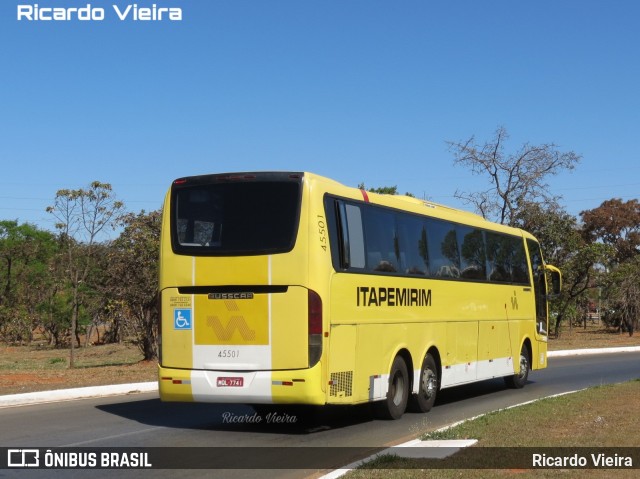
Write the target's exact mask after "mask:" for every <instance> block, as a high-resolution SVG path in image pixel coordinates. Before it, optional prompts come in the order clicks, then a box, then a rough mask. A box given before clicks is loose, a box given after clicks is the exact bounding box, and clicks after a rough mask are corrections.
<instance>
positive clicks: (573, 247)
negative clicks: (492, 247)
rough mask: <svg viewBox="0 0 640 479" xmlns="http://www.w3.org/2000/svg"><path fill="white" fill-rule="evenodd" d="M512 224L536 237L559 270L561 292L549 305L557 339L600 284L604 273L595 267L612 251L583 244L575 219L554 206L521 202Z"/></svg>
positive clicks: (584, 242)
mask: <svg viewBox="0 0 640 479" xmlns="http://www.w3.org/2000/svg"><path fill="white" fill-rule="evenodd" d="M514 225H515V226H518V227H520V228H522V229H524V230H527V231H529V232H530V233H532V234H533V235H534V236H536V238H538V240H539V241H540V246H541V248H542V251H543V254H544V255H545V257H546V261H547V262H549V263H552V264H555V265H556V266H558V267H559V268H560V269H561V270H562V276H563V282H562V293H561V295H560V297H559V298H556V299H555V300H554V301H553V302H552V303H551V306H552V310H553V312H554V313H555V314H554V316H555V335H556V337H557V336H558V335H559V334H560V329H561V325H562V324H563V323H564V322H565V321H572V320H573V319H576V318H575V316H576V315H577V314H578V312H579V311H580V308H579V305H580V304H581V303H582V302H584V301H585V300H586V298H587V294H588V292H589V290H590V289H592V288H596V287H597V286H598V285H599V284H600V282H601V281H602V275H603V274H604V270H603V269H602V267H599V266H600V265H602V264H604V263H606V262H607V261H608V260H609V258H610V257H611V255H612V254H613V252H612V249H611V248H610V247H608V246H607V245H604V244H602V243H592V242H588V241H586V240H585V237H584V234H583V232H582V230H581V228H580V227H579V225H578V223H577V219H576V218H575V217H574V216H572V215H570V214H568V213H567V212H566V211H564V210H563V209H562V208H561V207H560V206H559V205H557V204H555V205H543V204H539V203H525V204H523V205H522V208H521V209H520V210H519V211H518V214H517V215H516V216H515V218H514Z"/></svg>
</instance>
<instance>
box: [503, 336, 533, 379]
mask: <svg viewBox="0 0 640 479" xmlns="http://www.w3.org/2000/svg"><path fill="white" fill-rule="evenodd" d="M529 358H530V354H529V348H528V347H527V345H526V344H523V345H522V350H521V351H520V372H519V373H517V374H514V375H513V376H506V377H505V378H504V382H505V383H507V386H509V387H510V388H512V389H522V388H523V387H524V385H525V384H527V379H528V378H529V368H530V367H531V365H530V364H529Z"/></svg>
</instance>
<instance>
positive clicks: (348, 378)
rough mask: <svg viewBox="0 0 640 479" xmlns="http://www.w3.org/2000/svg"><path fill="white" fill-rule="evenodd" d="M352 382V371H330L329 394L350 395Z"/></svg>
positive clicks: (337, 395)
mask: <svg viewBox="0 0 640 479" xmlns="http://www.w3.org/2000/svg"><path fill="white" fill-rule="evenodd" d="M352 382H353V371H343V372H341V373H331V391H330V393H329V395H330V396H333V397H351V384H352Z"/></svg>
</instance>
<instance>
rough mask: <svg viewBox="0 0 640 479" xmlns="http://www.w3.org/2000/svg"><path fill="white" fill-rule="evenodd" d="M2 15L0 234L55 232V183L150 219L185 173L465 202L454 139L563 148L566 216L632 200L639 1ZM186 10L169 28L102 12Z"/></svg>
mask: <svg viewBox="0 0 640 479" xmlns="http://www.w3.org/2000/svg"><path fill="white" fill-rule="evenodd" d="M35 3H36V2H27V1H21V0H3V1H2V2H1V3H0V45H1V46H0V164H1V165H2V169H1V170H0V171H1V173H0V219H18V220H19V221H20V222H27V221H28V222H31V223H34V224H36V225H38V226H40V227H42V228H46V229H52V228H53V224H54V220H53V218H52V217H51V215H49V214H48V213H46V212H45V208H46V206H48V205H50V204H52V202H53V199H54V197H55V193H56V191H57V190H58V189H61V188H79V187H84V186H87V185H88V184H89V183H90V182H91V181H93V180H99V181H102V182H108V183H111V184H112V185H113V188H114V191H115V193H116V195H117V197H118V198H119V199H121V200H122V201H124V202H125V204H126V206H127V208H128V209H129V210H131V211H139V210H141V209H145V210H147V211H149V210H153V209H156V208H159V207H160V206H161V204H162V201H163V197H164V193H165V192H166V190H167V188H168V186H169V184H170V182H171V181H172V180H173V179H174V178H177V177H180V176H186V175H192V174H204V173H214V172H222V171H247V170H298V171H299V170H307V171H313V172H316V173H319V174H323V175H326V176H329V177H331V178H334V179H336V180H338V181H341V182H343V183H345V184H349V185H353V186H356V185H357V184H359V183H360V182H364V183H365V184H366V185H367V186H382V185H397V186H398V188H399V190H400V191H401V192H405V191H410V192H412V193H414V194H415V195H417V196H420V197H422V196H426V197H428V198H429V199H431V200H433V201H437V202H440V203H445V204H450V205H452V206H457V207H462V206H463V205H462V204H461V203H459V202H458V201H457V200H456V199H455V198H454V197H453V194H454V192H455V191H456V189H463V190H479V189H484V188H486V187H487V184H486V180H485V179H481V178H478V177H473V176H472V175H471V173H470V172H469V171H468V170H465V169H464V168H461V167H454V165H453V155H452V153H451V152H450V151H449V150H448V148H447V144H446V141H448V140H451V141H455V140H463V139H467V138H469V137H471V136H472V135H475V136H476V138H477V139H478V140H479V141H485V140H488V139H490V138H491V137H492V135H493V132H494V131H495V129H496V128H497V127H498V126H500V125H503V126H505V127H506V128H507V130H508V131H509V133H510V134H511V139H510V143H509V144H508V146H509V148H510V149H511V150H516V149H518V148H519V147H520V146H521V145H522V144H523V143H525V142H530V143H531V144H541V143H555V144H557V145H558V147H559V149H560V150H562V151H567V150H573V151H575V152H576V153H578V154H580V155H582V157H583V159H582V161H581V163H580V164H579V165H578V167H577V168H576V170H574V171H573V172H570V173H569V172H567V173H563V174H562V175H560V176H559V177H556V178H552V179H551V181H550V182H551V185H552V190H553V192H554V193H556V194H559V195H562V196H563V197H564V201H563V204H564V206H565V207H566V208H567V210H568V211H569V212H570V213H572V214H577V213H579V212H580V211H581V210H584V209H590V208H594V207H596V206H598V205H599V204H600V203H601V202H602V201H604V200H606V199H609V198H612V197H621V198H622V199H624V200H627V199H632V198H639V197H640V161H639V160H640V148H639V147H638V139H640V28H638V19H639V18H640V4H638V2H636V1H632V0H621V1H616V2H605V1H590V0H580V1H578V0H575V1H572V0H565V1H562V2H558V1H556V0H542V1H536V2H533V1H529V2H524V1H517V2H516V1H513V0H509V1H506V0H505V1H497V0H496V1H492V0H484V1H477V0H476V1H474V0H469V1H455V0H454V1H438V2H435V1H427V0H422V1H409V0H407V1H390V0H385V1H377V0H367V1H358V0H325V1H313V0H291V1H287V0H210V1H204V0H200V1H187V0H183V1H181V0H166V1H165V0H156V1H155V2H150V1H145V0H138V1H137V2H133V1H131V2H127V1H120V0H111V1H104V0H93V1H76V0H38V1H37V3H38V5H39V6H40V7H41V8H44V7H78V6H82V7H86V5H87V3H90V4H91V6H92V7H94V8H104V10H105V20H104V21H90V22H83V21H78V20H72V21H69V22H53V21H51V22H47V21H26V20H20V21H18V20H17V7H18V5H33V4H35ZM134 3H136V4H137V5H138V6H139V7H145V6H147V7H149V6H151V5H152V4H153V3H155V4H156V5H157V6H158V7H180V8H181V9H182V15H183V20H182V21H177V22H171V21H167V20H165V21H159V22H142V21H137V22H136V21H132V20H125V21H120V20H119V19H118V17H117V15H116V14H115V11H114V10H113V7H112V6H113V5H114V4H115V5H117V6H119V7H120V9H121V10H124V9H125V8H126V7H127V5H133V4H134Z"/></svg>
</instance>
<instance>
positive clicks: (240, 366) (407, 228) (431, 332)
mask: <svg viewBox="0 0 640 479" xmlns="http://www.w3.org/2000/svg"><path fill="white" fill-rule="evenodd" d="M545 272H547V273H549V274H548V275H547V274H545ZM547 276H549V278H550V279H552V280H553V281H552V287H553V290H554V291H558V290H559V287H560V273H559V271H558V270H557V269H556V268H554V267H553V266H550V265H545V264H544V261H543V258H542V254H541V251H540V246H539V244H538V242H537V241H536V239H535V238H534V237H533V236H532V235H530V234H528V233H526V232H524V231H521V230H518V229H514V228H509V227H506V226H502V225H498V224H495V223H491V222H489V221H486V220H484V219H483V218H482V217H480V216H478V215H475V214H472V213H467V212H463V211H460V210H456V209H453V208H449V207H446V206H442V205H438V204H434V203H431V202H428V201H422V200H418V199H415V198H410V197H406V196H394V195H380V194H375V193H371V192H366V191H364V190H360V189H357V188H350V187H347V186H344V185H341V184H340V183H338V182H335V181H333V180H330V179H327V178H324V177H321V176H318V175H314V174H311V173H296V172H256V173H236V174H211V175H202V176H193V177H186V178H181V179H178V180H175V181H174V182H173V184H172V185H171V188H170V189H169V191H168V193H167V196H166V200H165V203H164V212H163V221H162V241H161V254H160V305H161V345H160V364H159V390H160V397H161V399H162V400H164V401H196V402H214V403H246V404H256V405H257V404H303V405H326V404H336V405H338V404H344V405H347V404H350V405H353V404H362V403H367V402H372V403H374V406H375V408H376V409H377V411H378V412H379V414H380V416H383V417H387V418H399V417H400V416H401V415H402V414H403V413H404V412H405V410H406V409H410V410H412V411H418V412H426V411H428V410H429V409H430V408H431V407H432V405H433V403H434V401H435V398H436V394H437V392H438V391H439V390H440V389H444V388H449V387H453V386H457V385H462V384H467V383H471V382H474V381H481V380H486V379H490V378H496V377H504V378H505V379H506V381H507V383H508V384H509V385H510V386H512V387H516V388H520V387H523V386H524V385H525V383H526V382H527V377H528V374H529V370H530V369H540V368H544V367H546V365H547V331H548V308H547V302H546V298H547V297H548V288H547ZM550 289H551V288H550Z"/></svg>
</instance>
